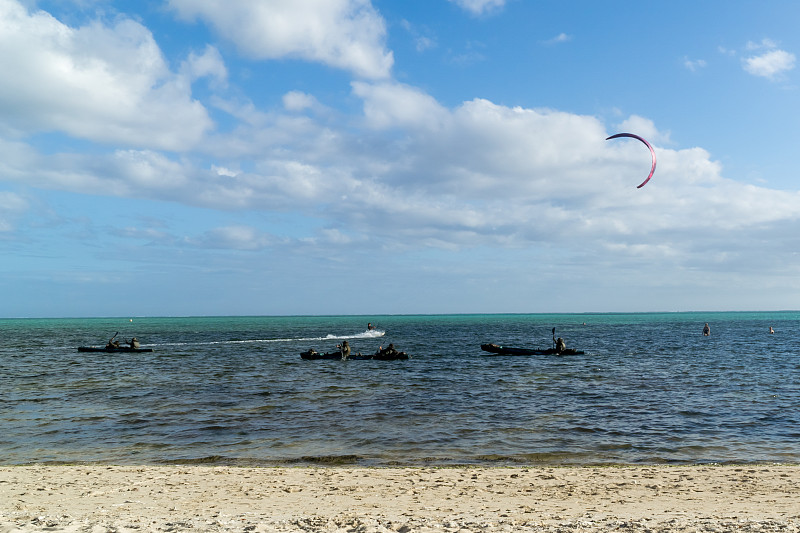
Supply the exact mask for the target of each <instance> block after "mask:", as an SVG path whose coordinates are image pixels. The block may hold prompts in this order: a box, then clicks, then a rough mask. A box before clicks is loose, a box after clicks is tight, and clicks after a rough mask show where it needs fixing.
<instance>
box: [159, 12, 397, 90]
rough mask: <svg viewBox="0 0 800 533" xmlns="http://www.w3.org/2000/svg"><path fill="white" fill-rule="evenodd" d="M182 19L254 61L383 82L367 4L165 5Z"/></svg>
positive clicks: (384, 69) (387, 67)
mask: <svg viewBox="0 0 800 533" xmlns="http://www.w3.org/2000/svg"><path fill="white" fill-rule="evenodd" d="M169 5H170V6H171V7H172V8H173V9H174V10H175V11H176V12H177V13H178V14H179V15H180V16H181V17H183V18H184V19H189V20H193V19H196V18H199V19H202V20H203V21H205V22H206V23H208V24H209V25H210V26H212V27H213V28H215V29H216V31H218V32H219V34H220V35H221V36H222V37H224V38H225V39H228V40H230V41H232V42H233V43H235V44H236V46H237V47H238V48H239V50H241V52H242V53H244V54H246V55H248V56H250V57H253V58H256V59H280V58H298V59H304V60H308V61H318V62H321V63H325V64H327V65H330V66H333V67H336V68H341V69H345V70H349V71H351V72H353V73H355V74H356V75H358V76H361V77H364V78H385V77H388V76H389V74H390V71H391V68H392V63H393V61H394V60H393V57H392V53H391V52H390V51H387V50H386V48H385V39H386V25H385V23H384V21H383V18H381V16H380V15H379V13H378V12H377V11H376V10H375V9H374V8H373V7H372V4H371V2H370V0H272V1H270V2H253V1H251V0H169Z"/></svg>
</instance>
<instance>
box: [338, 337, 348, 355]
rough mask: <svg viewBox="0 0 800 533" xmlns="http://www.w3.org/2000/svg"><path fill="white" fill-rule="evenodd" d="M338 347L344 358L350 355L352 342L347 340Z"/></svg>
mask: <svg viewBox="0 0 800 533" xmlns="http://www.w3.org/2000/svg"><path fill="white" fill-rule="evenodd" d="M337 348H339V353H341V354H342V359H347V358H348V357H350V344H349V343H348V342H347V341H344V342H342V344H340V345H338V346H337Z"/></svg>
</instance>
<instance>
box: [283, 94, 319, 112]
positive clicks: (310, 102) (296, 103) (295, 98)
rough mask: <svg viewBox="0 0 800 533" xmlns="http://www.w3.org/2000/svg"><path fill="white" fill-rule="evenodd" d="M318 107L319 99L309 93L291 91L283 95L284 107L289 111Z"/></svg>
mask: <svg viewBox="0 0 800 533" xmlns="http://www.w3.org/2000/svg"><path fill="white" fill-rule="evenodd" d="M318 106H319V102H317V99H316V98H314V96H312V95H310V94H308V93H304V92H300V91H290V92H288V93H286V94H284V95H283V107H285V108H286V109H287V110H288V111H303V110H305V109H310V108H314V107H318Z"/></svg>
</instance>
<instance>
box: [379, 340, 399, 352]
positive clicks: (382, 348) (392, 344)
mask: <svg viewBox="0 0 800 533" xmlns="http://www.w3.org/2000/svg"><path fill="white" fill-rule="evenodd" d="M396 354H397V350H395V349H394V343H391V342H390V343H389V346H387V347H386V348H384V347H383V346H381V347H379V348H378V355H396Z"/></svg>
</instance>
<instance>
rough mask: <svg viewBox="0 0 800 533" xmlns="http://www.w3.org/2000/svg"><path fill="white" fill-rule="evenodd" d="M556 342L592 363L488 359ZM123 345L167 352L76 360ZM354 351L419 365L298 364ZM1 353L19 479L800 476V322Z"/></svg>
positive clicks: (181, 335)
mask: <svg viewBox="0 0 800 533" xmlns="http://www.w3.org/2000/svg"><path fill="white" fill-rule="evenodd" d="M367 322H372V323H373V324H375V325H376V326H377V328H378V332H369V331H367V330H366V324H367ZM705 322H709V323H710V325H711V336H709V337H703V336H702V334H701V331H702V327H703V324H704V323H705ZM770 326H772V327H773V328H774V329H775V333H774V334H769V333H768V329H769V327H770ZM553 327H555V328H556V334H557V335H558V336H561V337H563V338H564V339H566V341H567V346H568V347H570V348H576V349H581V350H584V351H585V352H586V353H585V354H584V355H575V356H564V357H558V356H506V357H503V356H491V355H487V354H485V352H482V351H481V349H480V345H481V344H482V343H487V342H493V343H497V344H501V345H506V346H520V347H539V348H548V347H550V346H552V335H551V331H552V328H553ZM117 331H118V332H119V337H120V338H123V339H125V338H130V337H131V336H134V335H135V336H136V337H138V338H139V340H140V341H141V342H142V346H143V347H149V348H153V350H154V352H153V353H140V354H106V353H81V352H78V351H77V347H78V346H86V345H96V346H102V345H104V344H105V342H106V341H107V340H108V338H109V337H111V335H113V334H114V332H117ZM378 335H380V336H378ZM344 339H347V340H348V341H349V342H350V344H351V346H352V348H353V350H354V351H361V352H364V353H368V352H374V351H375V350H376V349H377V348H378V346H379V345H381V344H383V345H386V344H388V343H389V342H392V343H394V344H395V346H396V347H397V348H398V349H400V350H403V351H406V352H408V353H409V355H410V356H411V358H410V359H409V360H407V361H330V360H322V361H305V360H302V359H301V358H300V355H299V354H300V352H302V351H305V350H307V349H309V348H315V349H317V350H318V351H320V352H322V351H332V350H333V349H334V348H335V345H336V344H337V343H339V342H341V341H342V340H344ZM0 340H1V342H0V428H1V429H2V431H0V463H2V464H6V465H9V464H29V463H62V462H67V463H74V462H80V463H84V462H86V463H115V464H170V463H181V464H188V463H203V464H246V465H292V464H358V465H377V466H387V465H420V464H425V465H453V464H493V465H506V464H509V465H519V464H540V463H544V464H610V463H626V464H641V463H710V462H720V463H725V462H746V463H751V462H781V463H785V462H791V463H797V462H800V312H771V313H763V312H760V313H665V314H559V315H448V316H438V315H437V316H363V317H354V316H338V317H337V316H330V317H203V318H137V317H134V318H128V317H125V318H102V319H100V318H97V319H7V320H0Z"/></svg>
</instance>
